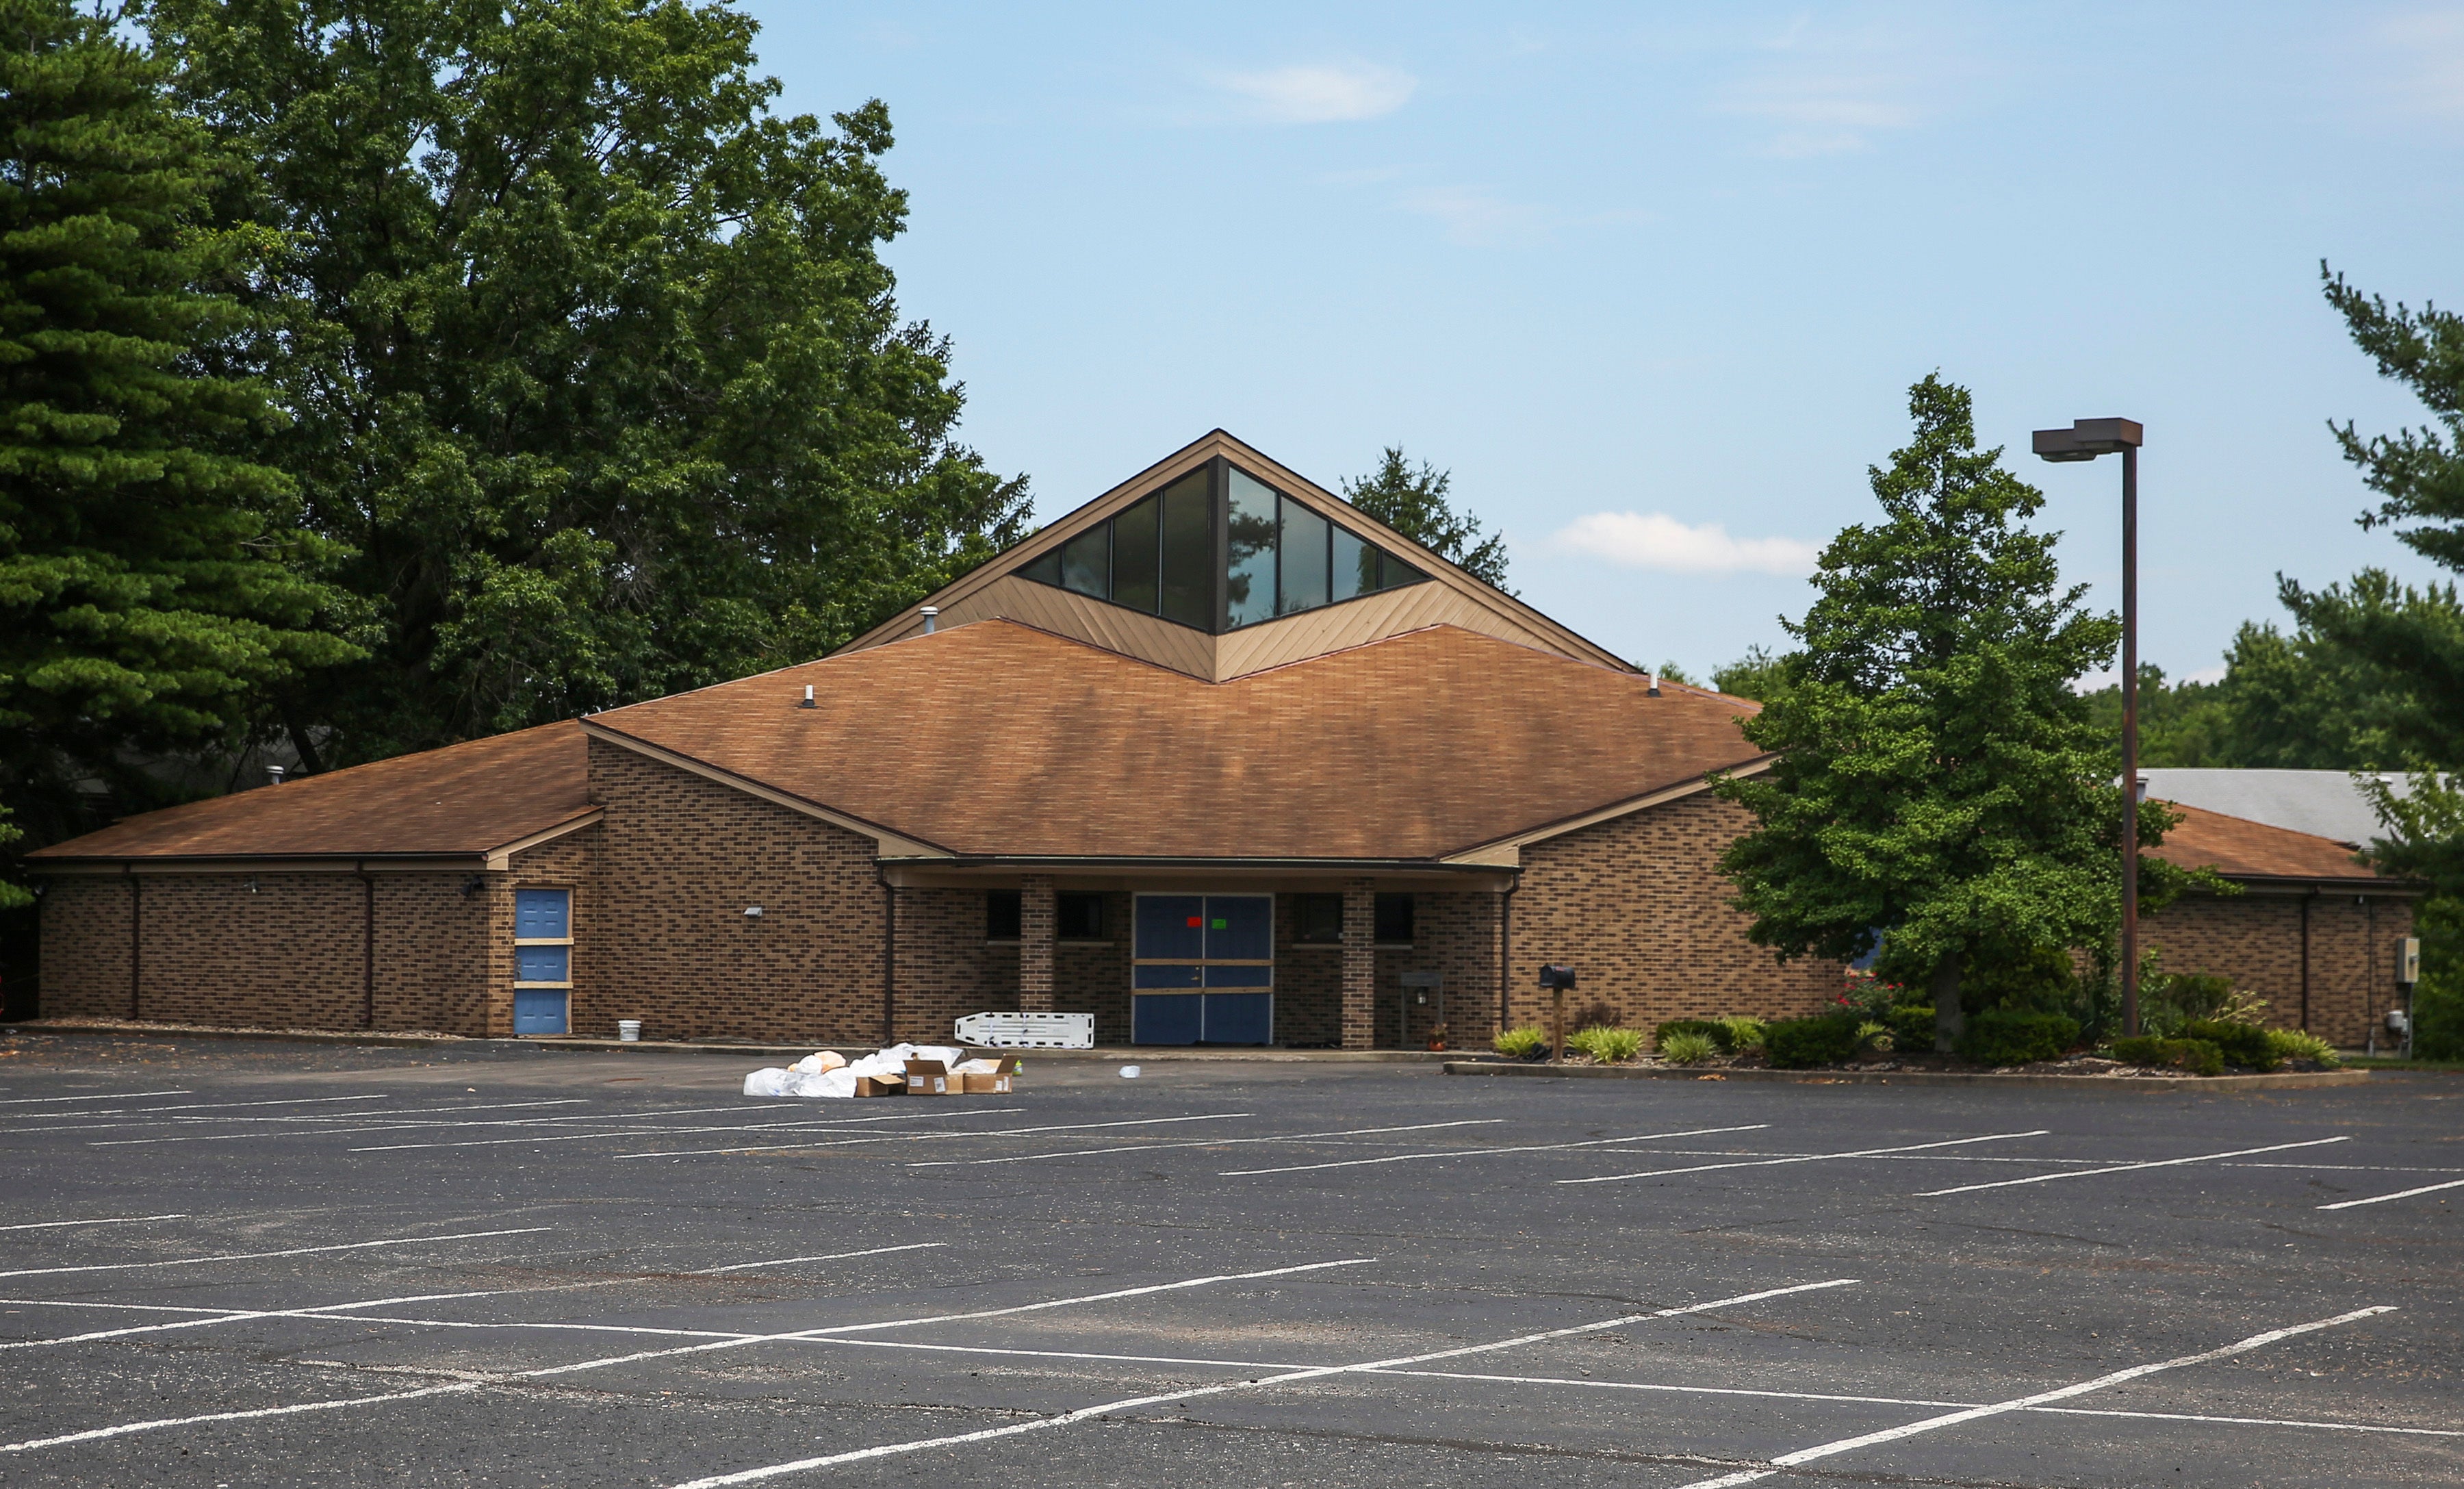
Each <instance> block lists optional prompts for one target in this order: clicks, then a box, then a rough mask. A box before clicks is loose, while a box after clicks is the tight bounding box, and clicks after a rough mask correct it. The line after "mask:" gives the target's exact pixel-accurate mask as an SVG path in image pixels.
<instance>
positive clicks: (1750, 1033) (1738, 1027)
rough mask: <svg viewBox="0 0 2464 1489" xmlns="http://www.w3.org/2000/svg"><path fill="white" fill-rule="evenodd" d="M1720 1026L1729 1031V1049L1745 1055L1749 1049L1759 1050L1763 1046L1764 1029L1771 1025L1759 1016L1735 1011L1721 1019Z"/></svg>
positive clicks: (1734, 1052)
mask: <svg viewBox="0 0 2464 1489" xmlns="http://www.w3.org/2000/svg"><path fill="white" fill-rule="evenodd" d="M1720 1027H1721V1028H1723V1029H1725V1030H1727V1032H1728V1049H1729V1051H1730V1052H1731V1053H1733V1054H1737V1055H1743V1054H1745V1053H1746V1052H1747V1051H1748V1050H1759V1049H1761V1048H1762V1047H1763V1031H1764V1030H1765V1029H1766V1028H1768V1027H1769V1026H1768V1025H1766V1024H1765V1023H1764V1022H1763V1021H1762V1020H1761V1019H1759V1018H1753V1017H1750V1016H1749V1015H1747V1014H1744V1013H1735V1014H1731V1015H1729V1016H1728V1017H1727V1018H1724V1019H1722V1020H1720Z"/></svg>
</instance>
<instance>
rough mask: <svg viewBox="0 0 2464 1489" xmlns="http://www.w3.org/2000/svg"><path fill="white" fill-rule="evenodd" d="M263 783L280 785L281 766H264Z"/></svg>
mask: <svg viewBox="0 0 2464 1489" xmlns="http://www.w3.org/2000/svg"><path fill="white" fill-rule="evenodd" d="M265 784H266V785H268V786H280V785H281V784H282V767H280V766H268V767H265Z"/></svg>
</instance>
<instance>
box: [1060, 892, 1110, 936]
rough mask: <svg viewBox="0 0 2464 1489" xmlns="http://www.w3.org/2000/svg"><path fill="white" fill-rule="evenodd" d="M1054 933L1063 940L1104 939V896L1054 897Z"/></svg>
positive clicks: (1074, 895) (1076, 895)
mask: <svg viewBox="0 0 2464 1489" xmlns="http://www.w3.org/2000/svg"><path fill="white" fill-rule="evenodd" d="M1052 910H1053V916H1052V919H1053V934H1054V935H1055V936H1057V937H1059V938H1060V939H1061V940H1063V941H1101V940H1103V939H1104V897H1103V896H1102V895H1094V894H1068V895H1056V896H1054V897H1053V906H1052Z"/></svg>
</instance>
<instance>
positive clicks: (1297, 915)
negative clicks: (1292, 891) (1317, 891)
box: [1292, 895, 1343, 945]
mask: <svg viewBox="0 0 2464 1489" xmlns="http://www.w3.org/2000/svg"><path fill="white" fill-rule="evenodd" d="M1292 940H1294V941H1297V942H1305V943H1309V944H1310V945H1333V944H1336V943H1339V942H1341V941H1342V940H1343V897H1342V896H1341V895H1294V896H1292Z"/></svg>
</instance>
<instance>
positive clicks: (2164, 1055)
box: [2112, 1034, 2225, 1076]
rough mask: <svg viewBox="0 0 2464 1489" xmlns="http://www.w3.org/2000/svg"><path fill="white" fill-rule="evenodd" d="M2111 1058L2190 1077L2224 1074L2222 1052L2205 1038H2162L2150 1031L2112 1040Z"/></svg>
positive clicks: (2223, 1056)
mask: <svg viewBox="0 0 2464 1489" xmlns="http://www.w3.org/2000/svg"><path fill="white" fill-rule="evenodd" d="M2112 1049H2113V1057H2114V1058H2115V1059H2118V1060H2120V1061H2121V1062H2122V1063H2123V1064H2124V1065H2144V1066H2147V1067H2149V1068H2152V1069H2159V1070H2183V1071H2188V1072H2189V1073H2190V1074H2191V1075H2194V1076H2221V1075H2223V1074H2224V1073H2225V1052H2224V1051H2222V1050H2219V1049H2217V1048H2216V1047H2215V1045H2214V1043H2213V1042H2211V1041H2210V1040H2206V1039H2164V1038H2159V1037H2158V1036H2156V1035H2154V1034H2141V1035H2139V1036H2137V1037H2136V1038H2130V1039H2116V1040H2114V1041H2113V1045H2112Z"/></svg>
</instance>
